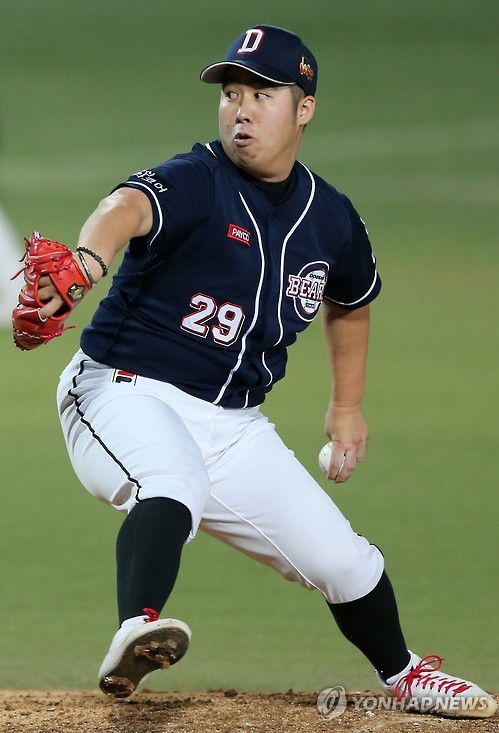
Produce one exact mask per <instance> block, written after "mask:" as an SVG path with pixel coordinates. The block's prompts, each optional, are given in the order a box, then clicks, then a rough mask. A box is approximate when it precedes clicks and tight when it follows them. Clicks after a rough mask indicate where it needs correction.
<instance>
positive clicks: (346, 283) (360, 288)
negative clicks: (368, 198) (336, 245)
mask: <svg viewBox="0 0 499 733" xmlns="http://www.w3.org/2000/svg"><path fill="white" fill-rule="evenodd" d="M342 199H343V202H344V204H345V206H346V210H347V213H348V218H349V227H348V228H347V231H348V234H347V236H346V241H345V243H344V246H343V249H342V253H341V255H340V258H339V260H338V263H337V265H336V267H335V268H332V271H331V273H330V275H329V278H328V281H327V283H326V287H325V289H324V297H325V298H327V300H330V301H332V302H333V303H335V304H336V305H339V306H340V307H341V308H345V309H347V310H355V309H356V308H361V307H362V306H364V305H367V304H368V303H370V302H371V301H372V300H374V298H376V296H377V295H378V293H379V291H380V290H381V278H380V277H379V274H378V270H377V266H376V257H375V255H374V252H373V250H372V247H371V243H370V241H369V236H368V233H367V230H366V226H365V224H364V222H363V221H362V219H361V218H360V216H359V215H358V213H357V211H356V210H355V209H354V207H353V206H352V204H351V202H350V201H349V200H348V199H347V198H346V196H342Z"/></svg>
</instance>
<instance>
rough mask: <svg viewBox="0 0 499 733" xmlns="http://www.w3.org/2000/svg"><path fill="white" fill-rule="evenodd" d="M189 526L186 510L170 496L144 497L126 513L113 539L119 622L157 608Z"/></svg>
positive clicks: (169, 585)
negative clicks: (145, 610) (116, 571)
mask: <svg viewBox="0 0 499 733" xmlns="http://www.w3.org/2000/svg"><path fill="white" fill-rule="evenodd" d="M190 529H191V514H190V511H189V510H188V509H187V507H186V506H184V505H183V504H181V503H180V502H178V501H175V500H174V499H167V498H157V499H145V500H144V501H141V502H139V503H138V504H137V505H136V506H134V508H133V509H132V511H131V512H130V513H129V514H128V515H127V517H126V518H125V520H124V522H123V524H122V525H121V528H120V531H119V533H118V539H117V542H116V562H117V568H118V613H119V621H120V625H121V624H122V623H123V621H125V620H126V619H127V618H132V617H134V616H142V615H143V613H144V608H153V609H154V610H155V611H157V612H158V613H160V612H161V610H162V608H163V606H164V605H165V603H166V601H167V599H168V596H169V595H170V593H171V591H172V589H173V586H174V585H175V580H176V579H177V574H178V570H179V567H180V556H181V553H182V548H183V546H184V543H185V541H186V539H187V537H188V535H189V532H190Z"/></svg>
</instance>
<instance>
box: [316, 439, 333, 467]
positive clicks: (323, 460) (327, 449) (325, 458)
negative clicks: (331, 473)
mask: <svg viewBox="0 0 499 733" xmlns="http://www.w3.org/2000/svg"><path fill="white" fill-rule="evenodd" d="M331 447H332V446H331V443H326V445H325V446H324V447H323V448H321V450H320V453H319V466H320V467H321V468H322V470H323V471H324V473H327V472H328V470H329V463H330V461H331Z"/></svg>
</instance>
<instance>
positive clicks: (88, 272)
mask: <svg viewBox="0 0 499 733" xmlns="http://www.w3.org/2000/svg"><path fill="white" fill-rule="evenodd" d="M76 251H77V252H78V250H76ZM78 257H79V258H80V262H81V266H82V267H83V269H84V270H85V274H86V276H87V277H88V280H89V282H90V285H95V280H94V277H93V275H92V273H91V271H90V267H89V266H88V265H87V261H86V259H85V258H84V256H83V255H82V253H81V252H78Z"/></svg>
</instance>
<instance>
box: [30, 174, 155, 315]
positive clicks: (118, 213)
mask: <svg viewBox="0 0 499 733" xmlns="http://www.w3.org/2000/svg"><path fill="white" fill-rule="evenodd" d="M152 224H153V214H152V208H151V204H150V202H149V199H148V197H147V196H146V194H145V193H143V192H142V191H139V190H138V189H135V188H128V187H124V188H119V189H117V190H116V191H114V192H113V193H112V194H110V195H109V196H106V198H104V199H103V200H102V201H101V202H100V203H99V205H98V207H97V208H96V209H95V211H94V212H93V213H92V214H91V215H90V216H89V217H88V219H87V220H86V222H85V223H84V225H83V227H82V229H81V231H80V235H79V238H78V247H86V248H88V249H90V250H91V251H92V252H94V253H95V254H96V255H97V256H98V257H100V258H102V260H103V261H104V263H105V265H106V266H107V267H109V266H110V265H111V264H112V262H113V260H114V258H115V257H116V255H117V254H118V252H120V251H121V250H122V249H123V248H124V247H126V245H127V244H128V242H129V241H130V240H131V239H133V238H134V237H143V236H146V235H147V234H149V232H150V231H151V228H152ZM84 256H85V262H86V263H87V266H88V268H89V269H90V272H91V274H92V277H93V279H94V282H98V281H99V280H100V279H101V278H102V277H103V275H104V272H103V269H102V267H101V265H100V264H99V262H98V261H97V260H96V259H95V258H94V257H92V256H89V255H84ZM38 294H39V297H40V300H41V301H43V303H44V306H43V308H41V310H40V316H41V317H42V318H49V317H50V316H51V315H53V314H54V313H56V312H57V310H58V309H59V308H60V307H61V305H62V304H63V301H62V299H61V297H60V296H59V294H58V293H57V291H56V289H55V288H54V286H53V285H52V283H51V281H50V279H49V278H48V277H43V278H41V279H40V288H39V291H38Z"/></svg>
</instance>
